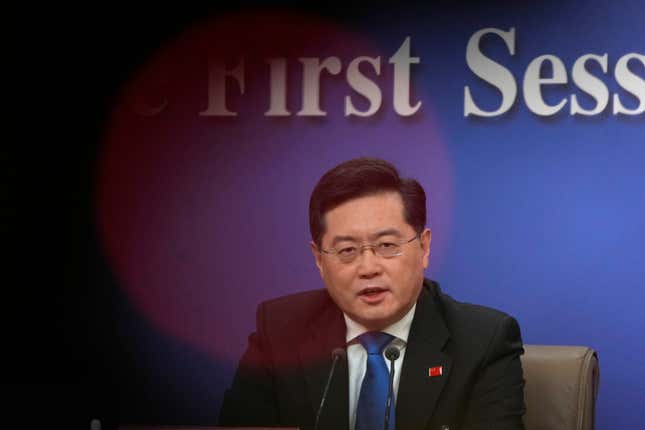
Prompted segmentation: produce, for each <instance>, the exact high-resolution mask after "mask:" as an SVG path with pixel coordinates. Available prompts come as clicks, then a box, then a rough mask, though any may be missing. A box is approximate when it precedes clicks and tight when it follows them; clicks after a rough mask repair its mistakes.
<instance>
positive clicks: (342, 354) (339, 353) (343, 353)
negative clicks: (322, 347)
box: [331, 348, 347, 360]
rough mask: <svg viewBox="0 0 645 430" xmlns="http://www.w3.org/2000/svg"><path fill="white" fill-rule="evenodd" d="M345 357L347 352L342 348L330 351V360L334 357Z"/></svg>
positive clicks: (340, 358)
mask: <svg viewBox="0 0 645 430" xmlns="http://www.w3.org/2000/svg"><path fill="white" fill-rule="evenodd" d="M345 357H347V352H346V351H345V350H344V349H343V348H336V349H334V350H333V351H332V352H331V358H332V360H333V359H336V358H338V359H339V360H343V359H345Z"/></svg>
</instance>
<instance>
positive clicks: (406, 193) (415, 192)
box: [309, 157, 426, 248]
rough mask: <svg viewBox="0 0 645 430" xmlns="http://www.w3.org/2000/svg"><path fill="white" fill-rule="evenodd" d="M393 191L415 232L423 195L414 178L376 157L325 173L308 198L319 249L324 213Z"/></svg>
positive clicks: (421, 224) (420, 227)
mask: <svg viewBox="0 0 645 430" xmlns="http://www.w3.org/2000/svg"><path fill="white" fill-rule="evenodd" d="M387 191H394V192H397V193H399V195H400V196H401V199H402V200H403V217H404V218H405V221H406V222H407V223H408V224H409V225H410V226H412V228H413V229H414V231H416V232H417V234H421V232H422V231H423V229H424V227H425V224H426V194H425V192H424V191H423V187H422V186H421V185H420V184H419V183H418V182H417V181H416V180H414V179H402V178H401V177H400V176H399V172H398V171H397V170H396V167H394V166H393V165H392V164H391V163H388V162H387V161H385V160H381V159H379V158H368V157H362V158H354V159H352V160H349V161H345V162H343V163H341V164H339V165H338V166H336V167H334V168H333V169H331V170H329V171H328V172H327V173H325V174H324V175H323V176H322V177H321V178H320V180H319V181H318V183H317V184H316V186H315V187H314V190H313V191H312V193H311V199H310V200H309V229H310V231H311V238H312V239H313V241H314V243H315V244H316V246H318V247H319V248H320V246H321V241H322V237H323V235H324V234H325V228H326V227H325V219H324V216H325V213H327V212H328V211H330V210H332V209H334V208H335V207H337V206H340V205H341V204H343V203H345V202H346V201H348V200H351V199H355V198H358V197H364V196H368V195H373V194H379V193H382V192H387Z"/></svg>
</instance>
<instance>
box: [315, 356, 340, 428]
mask: <svg viewBox="0 0 645 430" xmlns="http://www.w3.org/2000/svg"><path fill="white" fill-rule="evenodd" d="M346 354H347V353H346V352H345V350H344V349H342V348H336V349H334V350H333V351H332V352H331V356H332V360H333V361H332V363H331V369H330V370H329V376H327V384H326V385H325V389H324V390H323V395H322V399H320V406H318V411H317V412H316V421H315V422H314V430H318V425H319V423H320V414H321V412H322V410H323V406H324V405H325V400H326V399H327V392H328V391H329V386H330V385H331V379H332V377H333V376H334V371H335V370H336V364H338V362H339V361H340V360H341V359H342V358H345V356H346Z"/></svg>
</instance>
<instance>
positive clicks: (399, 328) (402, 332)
mask: <svg viewBox="0 0 645 430" xmlns="http://www.w3.org/2000/svg"><path fill="white" fill-rule="evenodd" d="M416 308H417V304H416V303H415V304H414V305H413V306H412V308H410V310H409V311H408V313H407V314H405V316H404V317H403V318H401V319H400V320H398V321H397V322H395V323H394V324H391V325H389V326H387V327H385V328H384V329H383V330H381V331H382V332H384V333H387V334H391V335H392V336H394V337H395V338H397V339H401V340H402V341H403V342H405V343H407V342H408V335H409V334H410V326H412V319H413V318H414V311H415V310H416ZM343 317H344V318H345V325H346V326H347V332H346V335H345V340H346V342H347V343H350V342H351V341H352V340H354V339H356V338H357V337H358V336H360V335H362V334H363V333H366V332H368V331H369V330H368V329H367V328H365V327H364V326H363V325H362V324H359V323H357V322H356V321H354V320H353V319H351V318H350V317H348V316H347V314H346V313H345V312H343Z"/></svg>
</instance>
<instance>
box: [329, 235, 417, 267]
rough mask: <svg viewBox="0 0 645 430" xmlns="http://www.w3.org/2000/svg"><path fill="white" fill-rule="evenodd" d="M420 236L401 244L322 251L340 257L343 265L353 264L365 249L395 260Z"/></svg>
mask: <svg viewBox="0 0 645 430" xmlns="http://www.w3.org/2000/svg"><path fill="white" fill-rule="evenodd" d="M418 238H419V235H418V234H417V235H415V236H414V237H413V238H412V239H409V240H403V241H401V242H397V241H393V240H390V239H387V240H382V241H380V242H377V243H366V244H364V245H344V246H343V247H341V248H338V249H335V248H331V249H322V248H320V251H321V252H323V253H325V254H329V255H335V256H336V257H338V259H339V260H340V262H341V263H346V264H347V263H351V262H352V261H354V260H356V257H358V256H359V255H360V254H362V253H363V250H364V249H367V248H370V249H372V251H374V254H375V255H378V256H379V257H383V258H394V257H398V256H399V255H403V248H402V247H403V245H405V244H407V243H410V242H412V241H413V240H414V239H418Z"/></svg>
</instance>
